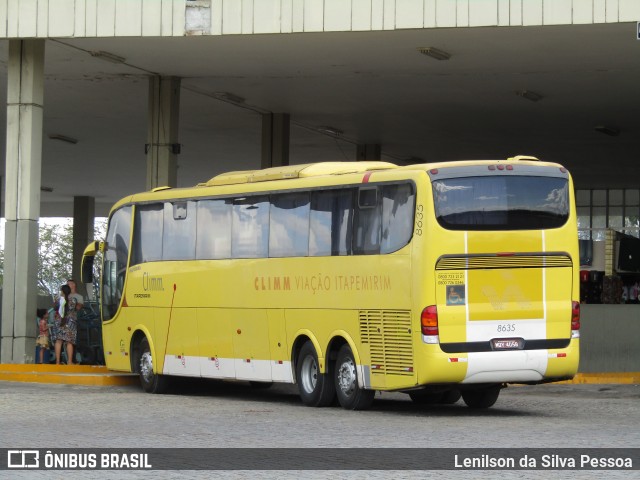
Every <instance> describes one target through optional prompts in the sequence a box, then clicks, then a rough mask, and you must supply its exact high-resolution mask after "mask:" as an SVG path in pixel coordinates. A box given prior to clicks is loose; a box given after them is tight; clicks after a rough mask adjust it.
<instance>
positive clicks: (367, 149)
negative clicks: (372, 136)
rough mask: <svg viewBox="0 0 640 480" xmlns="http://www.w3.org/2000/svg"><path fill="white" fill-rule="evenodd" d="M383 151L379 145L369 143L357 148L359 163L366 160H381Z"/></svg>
mask: <svg viewBox="0 0 640 480" xmlns="http://www.w3.org/2000/svg"><path fill="white" fill-rule="evenodd" d="M381 153H382V149H381V148H380V145H379V144H374V143H367V144H361V145H358V146H357V150H356V159H357V160H358V162H364V161H365V160H380V158H381Z"/></svg>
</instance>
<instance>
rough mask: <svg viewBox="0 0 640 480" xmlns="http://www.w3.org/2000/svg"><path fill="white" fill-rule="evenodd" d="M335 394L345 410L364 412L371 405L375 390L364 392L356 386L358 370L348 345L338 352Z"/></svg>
mask: <svg viewBox="0 0 640 480" xmlns="http://www.w3.org/2000/svg"><path fill="white" fill-rule="evenodd" d="M335 381H336V394H337V396H338V402H340V405H341V406H342V408H344V409H346V410H366V409H367V408H369V407H370V406H371V404H372V403H373V398H374V396H375V394H376V392H375V390H365V389H363V388H360V386H359V385H358V369H357V368H356V361H355V359H354V357H353V352H352V351H351V348H349V345H343V346H342V348H341V349H340V351H339V352H338V359H337V360H336V365H335Z"/></svg>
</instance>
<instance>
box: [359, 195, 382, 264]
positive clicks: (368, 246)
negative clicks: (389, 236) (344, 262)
mask: <svg viewBox="0 0 640 480" xmlns="http://www.w3.org/2000/svg"><path fill="white" fill-rule="evenodd" d="M380 236H381V209H380V202H379V201H378V187H363V188H360V189H359V190H358V204H357V208H356V216H355V225H354V234H353V241H354V244H353V253H354V254H356V255H358V254H359V255H371V254H376V253H380Z"/></svg>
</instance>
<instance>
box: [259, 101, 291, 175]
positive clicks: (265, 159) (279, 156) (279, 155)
mask: <svg viewBox="0 0 640 480" xmlns="http://www.w3.org/2000/svg"><path fill="white" fill-rule="evenodd" d="M289 129H290V118H289V114H288V113H264V114H263V115H262V168H269V167H281V166H284V165H289Z"/></svg>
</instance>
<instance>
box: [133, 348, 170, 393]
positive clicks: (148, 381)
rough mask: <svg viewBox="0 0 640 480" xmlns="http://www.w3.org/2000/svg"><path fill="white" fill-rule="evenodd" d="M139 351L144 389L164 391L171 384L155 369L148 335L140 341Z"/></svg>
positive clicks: (141, 382) (146, 390)
mask: <svg viewBox="0 0 640 480" xmlns="http://www.w3.org/2000/svg"><path fill="white" fill-rule="evenodd" d="M139 352H140V359H139V362H138V368H139V373H140V385H142V389H143V390H144V391H145V392H147V393H164V392H165V391H166V390H167V388H168V386H169V379H168V378H167V377H165V376H164V375H158V374H157V373H155V372H154V371H153V356H152V355H151V348H150V347H149V340H147V337H144V338H143V339H142V341H141V342H140V349H139Z"/></svg>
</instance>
